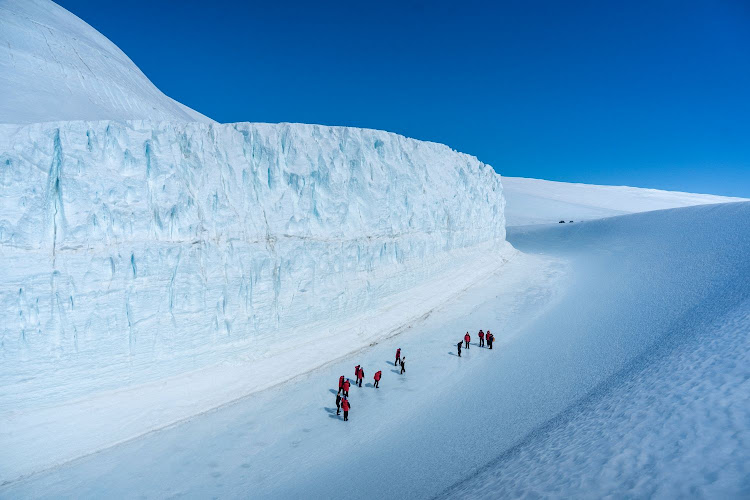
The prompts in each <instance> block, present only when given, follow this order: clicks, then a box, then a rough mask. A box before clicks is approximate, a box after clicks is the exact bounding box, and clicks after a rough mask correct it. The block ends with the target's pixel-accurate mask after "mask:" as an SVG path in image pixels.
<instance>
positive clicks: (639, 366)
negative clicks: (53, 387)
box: [0, 203, 750, 498]
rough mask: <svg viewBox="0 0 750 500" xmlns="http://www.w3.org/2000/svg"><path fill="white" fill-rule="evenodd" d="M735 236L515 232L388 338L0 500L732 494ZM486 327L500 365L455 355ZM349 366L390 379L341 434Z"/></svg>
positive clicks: (743, 264) (610, 224)
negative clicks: (450, 292) (493, 259)
mask: <svg viewBox="0 0 750 500" xmlns="http://www.w3.org/2000/svg"><path fill="white" fill-rule="evenodd" d="M748 227H750V203H735V204H725V205H710V206H698V207H690V208H682V209H674V210H666V211H655V212H648V213H642V214H634V215H628V216H622V217H615V218H609V219H605V220H599V221H591V222H583V223H580V224H574V225H565V226H563V225H548V226H539V227H536V228H525V229H519V230H515V231H511V232H510V235H509V239H510V241H511V242H512V243H513V244H515V245H516V246H517V247H518V248H519V249H521V250H523V252H524V253H518V254H516V255H515V256H514V257H513V258H512V259H510V261H509V262H507V263H506V264H505V265H504V266H502V267H501V268H500V269H499V270H498V271H497V273H496V274H492V275H489V276H487V278H488V279H487V280H486V281H485V282H484V283H483V284H481V285H480V286H476V287H473V288H472V289H471V290H468V291H467V292H466V293H464V294H463V295H461V296H459V297H456V298H454V299H453V300H452V301H451V302H448V303H446V304H445V305H444V306H442V307H441V308H438V309H436V310H435V311H434V312H433V313H432V314H431V315H430V316H429V317H427V318H424V319H422V320H421V321H419V322H415V323H413V324H412V327H411V328H410V329H408V330H407V331H405V332H404V333H402V334H401V335H399V336H397V337H394V338H391V339H387V340H384V341H383V342H381V343H379V344H377V345H374V346H372V347H369V348H366V349H364V350H362V351H359V352H358V353H356V354H354V355H351V356H349V357H347V358H346V359H343V360H340V361H336V362H333V363H331V364H330V365H328V366H326V367H322V368H320V369H318V370H315V371H313V372H311V373H308V374H306V375H304V376H302V377H298V378H296V379H294V380H293V381H292V382H288V383H285V384H282V385H279V386H277V387H274V388H272V389H269V390H267V391H264V392H261V393H257V394H255V395H253V396H251V397H248V398H245V399H243V400H241V401H238V402H237V403H235V404H233V405H231V406H228V407H224V408H222V409H219V410H217V411H214V412H210V413H207V414H204V415H201V416H198V417H196V418H194V419H191V420H189V421H187V422H184V423H183V424H180V425H177V426H174V427H171V428H169V429H165V430H162V431H158V432H155V433H152V434H149V435H146V436H143V437H141V438H139V439H136V440H133V441H130V442H128V443H126V444H123V445H120V446H117V447H114V448H111V449H109V450H106V451H103V452H101V453H98V454H96V455H92V456H89V457H86V458H83V459H81V460H78V461H76V462H73V463H70V464H67V465H65V466H62V467H59V468H56V469H53V470H50V471H47V472H44V473H42V474H37V475H34V476H31V477H29V478H26V479H24V480H20V481H14V482H11V483H10V484H6V485H5V486H4V487H3V488H2V489H0V496H3V497H8V498H20V497H59V496H76V497H91V498H93V497H101V496H103V495H112V494H116V495H118V494H119V495H125V496H129V497H138V496H141V495H143V496H145V497H165V496H176V495H181V494H187V495H191V496H200V497H205V496H214V495H215V496H222V497H246V496H256V497H275V498H289V497H293V496H296V497H306V498H311V497H326V498H351V497H358V498H383V497H384V496H393V497H396V498H425V497H431V496H434V495H439V494H445V495H446V496H449V497H452V496H461V495H463V496H467V497H473V496H474V495H475V494H483V495H484V496H486V497H497V496H502V495H503V494H504V493H507V494H512V495H513V494H524V493H525V494H529V495H534V493H538V494H542V495H550V496H563V497H570V496H585V495H587V494H589V495H590V496H592V497H599V496H602V495H606V494H613V495H616V496H627V495H635V496H641V495H648V494H650V493H652V494H655V495H657V496H660V497H674V496H685V495H687V496H712V495H721V496H726V497H742V496H745V495H746V494H747V488H748V483H747V477H748V470H747V467H748V463H750V436H748V422H750V407H748V405H747V404H746V403H747V401H748V398H749V397H750V385H749V384H748V380H749V379H750V364H748V363H747V357H748V350H749V348H750V343H749V342H748V334H747V332H748V326H750V325H749V324H748V321H749V318H748V313H749V312H748V307H749V306H750V279H748V278H749V277H750V259H748V255H750V232H748V231H747V228H748ZM480 327H481V328H485V329H486V328H490V329H491V330H493V332H494V333H495V335H496V336H497V338H498V343H497V345H496V350H493V351H489V350H487V349H479V348H478V347H477V346H476V345H473V346H472V348H471V349H470V350H469V351H464V353H463V357H461V358H460V359H459V358H458V357H456V356H455V354H454V353H455V344H456V342H457V341H458V339H460V337H461V334H462V333H463V332H464V331H465V330H467V329H468V330H470V331H471V332H472V334H474V333H475V332H476V330H478V329H479V328H480ZM396 347H401V348H402V349H403V350H404V353H405V354H406V356H407V373H406V374H405V375H404V376H401V375H399V374H397V373H394V372H392V365H390V364H389V362H390V360H391V359H392V357H393V351H394V350H395V348H396ZM358 363H362V364H363V366H364V368H365V370H366V382H371V375H372V373H373V372H374V371H375V370H383V372H384V379H383V381H382V382H381V388H380V389H377V390H376V389H374V388H372V387H369V386H367V387H363V388H361V389H359V388H356V389H354V388H353V389H352V397H351V399H352V412H351V415H350V421H349V422H347V423H344V422H342V421H340V420H339V419H338V418H336V416H335V415H334V414H332V413H331V412H332V408H333V406H334V405H333V400H334V394H335V386H336V381H337V378H338V375H340V374H345V375H347V376H350V375H351V372H352V370H353V367H354V365H355V364H358ZM704 458H708V459H707V460H706V459H704ZM537 468H538V470H537ZM506 471H508V473H505V472H506ZM568 471H570V473H568ZM477 473H479V474H477ZM510 473H512V474H510Z"/></svg>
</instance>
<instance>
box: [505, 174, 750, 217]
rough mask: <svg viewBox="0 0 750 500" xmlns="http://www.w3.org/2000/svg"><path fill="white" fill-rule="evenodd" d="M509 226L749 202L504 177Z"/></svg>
mask: <svg viewBox="0 0 750 500" xmlns="http://www.w3.org/2000/svg"><path fill="white" fill-rule="evenodd" d="M503 187H504V189H505V197H506V200H507V207H506V211H505V212H506V214H505V215H506V219H507V222H508V226H525V225H530V224H548V223H557V222H559V221H561V220H564V221H565V222H566V223H567V222H568V221H571V220H573V221H582V220H592V219H601V218H603V217H613V216H615V215H624V214H630V213H637V212H646V211H649V210H663V209H666V208H678V207H687V206H691V205H704V204H711V203H729V202H733V201H748V200H747V199H744V198H730V197H726V196H715V195H710V194H694V193H681V192H678V191H662V190H659V189H644V188H634V187H628V186H596V185H592V184H573V183H569V182H556V181H545V180H541V179H526V178H523V177H503Z"/></svg>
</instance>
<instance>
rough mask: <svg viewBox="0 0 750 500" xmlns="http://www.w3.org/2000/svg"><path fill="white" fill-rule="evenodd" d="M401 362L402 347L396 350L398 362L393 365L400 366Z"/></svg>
mask: <svg viewBox="0 0 750 500" xmlns="http://www.w3.org/2000/svg"><path fill="white" fill-rule="evenodd" d="M399 361H401V348H400V347H399V348H398V349H396V362H395V363H393V366H398V362H399Z"/></svg>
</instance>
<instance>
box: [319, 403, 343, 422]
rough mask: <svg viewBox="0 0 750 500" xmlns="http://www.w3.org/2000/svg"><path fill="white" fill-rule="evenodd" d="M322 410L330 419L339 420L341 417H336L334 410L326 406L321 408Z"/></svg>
mask: <svg viewBox="0 0 750 500" xmlns="http://www.w3.org/2000/svg"><path fill="white" fill-rule="evenodd" d="M323 409H324V410H325V411H327V412H328V416H329V417H330V418H335V419H339V420H341V416H340V415H336V408H328V407H327V406H326V407H323Z"/></svg>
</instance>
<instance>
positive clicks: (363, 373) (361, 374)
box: [359, 366, 365, 387]
mask: <svg viewBox="0 0 750 500" xmlns="http://www.w3.org/2000/svg"><path fill="white" fill-rule="evenodd" d="M364 378H365V369H364V368H362V367H361V366H360V367H359V386H360V387H362V380H364Z"/></svg>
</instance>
